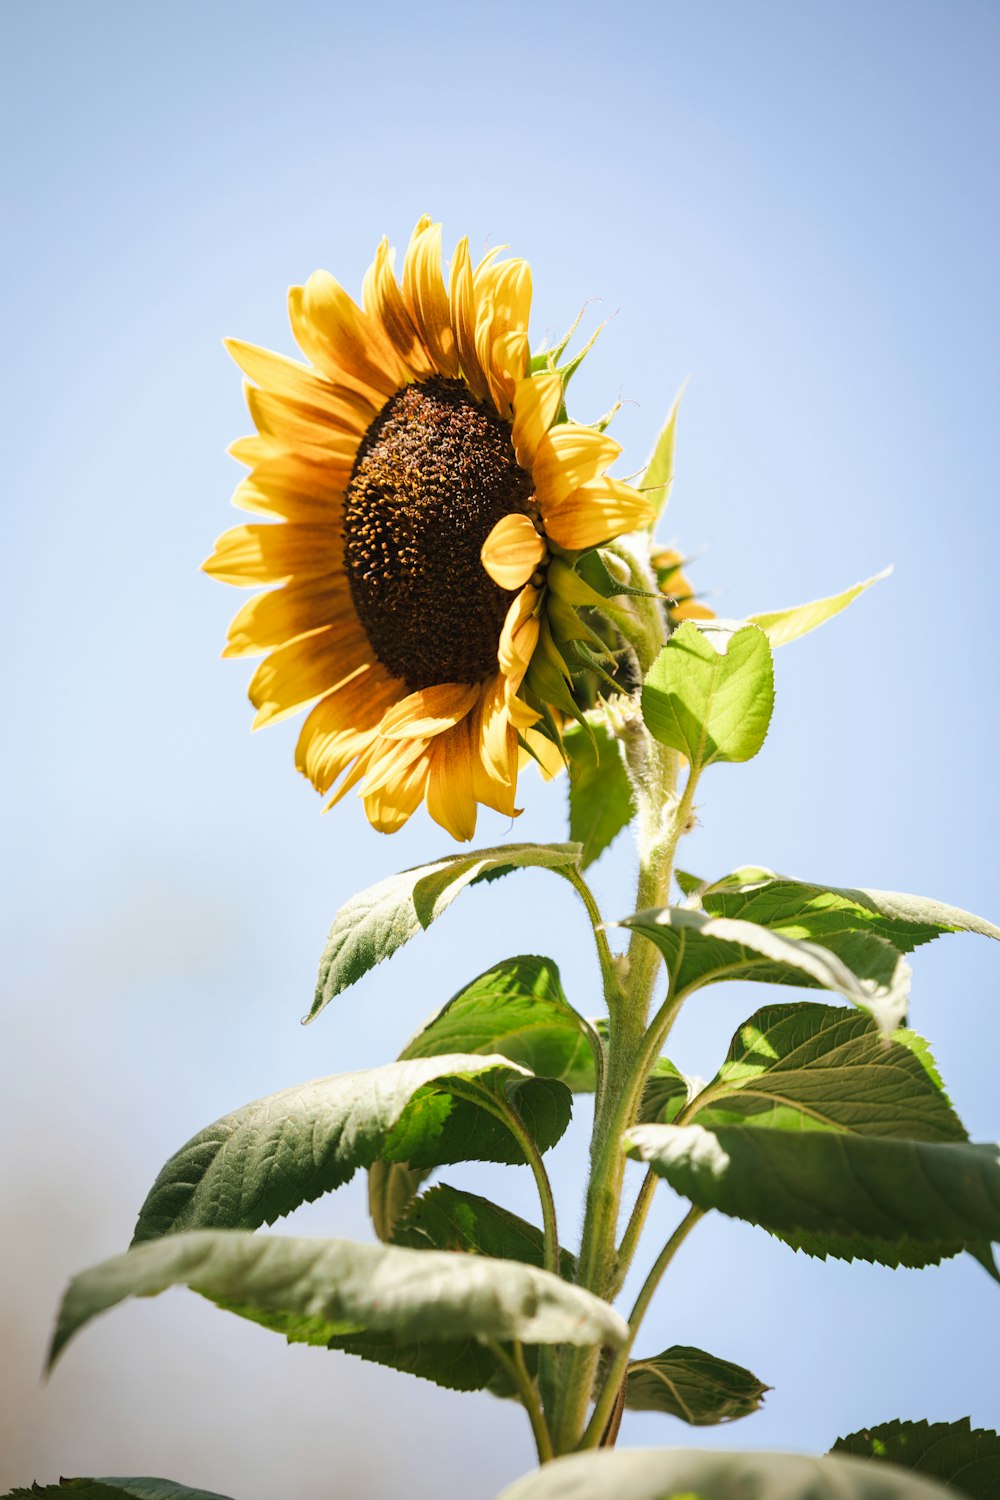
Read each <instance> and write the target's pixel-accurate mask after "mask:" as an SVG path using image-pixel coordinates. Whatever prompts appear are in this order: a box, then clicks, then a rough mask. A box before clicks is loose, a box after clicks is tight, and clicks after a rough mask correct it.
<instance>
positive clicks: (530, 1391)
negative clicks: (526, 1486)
mask: <svg viewBox="0 0 1000 1500" xmlns="http://www.w3.org/2000/svg"><path fill="white" fill-rule="evenodd" d="M486 1346H487V1348H488V1349H489V1350H490V1352H491V1354H492V1355H493V1358H494V1359H495V1360H496V1362H497V1364H498V1365H500V1367H501V1368H502V1369H503V1370H504V1371H505V1372H506V1374H507V1378H508V1379H509V1380H510V1383H511V1385H512V1386H513V1387H514V1389H515V1390H516V1391H517V1397H518V1400H519V1401H520V1403H521V1405H522V1406H523V1407H524V1409H525V1411H526V1412H527V1413H528V1421H529V1422H530V1423H531V1435H532V1437H533V1438H534V1439H535V1448H536V1450H537V1452H538V1462H539V1463H540V1464H545V1463H548V1461H549V1459H550V1458H554V1457H555V1453H554V1452H553V1448H552V1438H551V1436H550V1434H549V1429H548V1425H547V1424H546V1421H545V1415H544V1413H543V1411H542V1404H541V1402H540V1401H539V1399H538V1389H537V1387H536V1385H535V1382H534V1381H533V1380H532V1378H531V1376H530V1375H529V1374H528V1370H527V1366H526V1365H525V1363H524V1351H523V1349H522V1348H521V1345H520V1344H518V1343H515V1344H514V1345H513V1349H514V1353H513V1355H510V1354H508V1353H507V1351H506V1349H505V1348H504V1347H503V1345H502V1344H498V1343H497V1342H496V1340H495V1339H487V1340H486Z"/></svg>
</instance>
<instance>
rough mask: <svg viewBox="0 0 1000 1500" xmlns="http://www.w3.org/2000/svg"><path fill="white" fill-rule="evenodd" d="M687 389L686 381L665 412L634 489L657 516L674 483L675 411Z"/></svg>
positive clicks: (664, 504) (678, 408)
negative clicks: (641, 493) (646, 501)
mask: <svg viewBox="0 0 1000 1500" xmlns="http://www.w3.org/2000/svg"><path fill="white" fill-rule="evenodd" d="M686 389H687V381H686V380H685V382H684V384H683V385H682V386H681V388H680V390H679V391H678V392H677V395H676V396H675V397H674V400H673V405H672V406H671V408H670V411H669V412H668V413H667V420H666V421H665V422H664V424H663V426H662V428H661V429H660V432H659V434H658V436H657V439H656V442H655V443H654V444H653V451H652V453H651V454H650V455H649V462H648V463H647V464H646V467H645V469H644V470H643V473H642V475H641V477H640V478H639V479H638V480H637V481H636V489H638V490H641V491H642V492H643V493H644V494H645V495H646V497H647V499H649V500H652V501H653V503H654V505H655V506H656V514H657V516H659V515H660V514H661V513H662V512H663V511H664V510H665V509H666V507H667V502H668V500H669V499H670V491H671V490H672V489H673V484H674V453H675V450H676V447H677V413H678V411H679V410H680V405H681V397H682V396H683V395H684V392H685V390H686Z"/></svg>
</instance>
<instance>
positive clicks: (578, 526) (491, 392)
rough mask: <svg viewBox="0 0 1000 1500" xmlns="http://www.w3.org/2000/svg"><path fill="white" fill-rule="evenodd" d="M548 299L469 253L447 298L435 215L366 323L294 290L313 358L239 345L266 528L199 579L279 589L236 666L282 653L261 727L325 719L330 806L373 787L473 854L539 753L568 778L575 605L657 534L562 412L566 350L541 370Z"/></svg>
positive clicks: (253, 507) (375, 811)
mask: <svg viewBox="0 0 1000 1500" xmlns="http://www.w3.org/2000/svg"><path fill="white" fill-rule="evenodd" d="M530 304H531V271H530V267H529V266H528V264H527V262H526V261H524V260H521V259H517V258H510V259H506V260H501V259H499V258H498V252H497V251H491V252H490V253H489V254H488V255H487V256H486V258H485V259H484V260H482V261H481V262H480V263H479V265H478V266H476V267H473V265H472V261H471V259H470V255H469V246H468V241H467V240H464V239H463V240H462V241H461V242H460V243H459V245H458V247H457V249H456V251H455V254H454V257H453V259H452V262H451V268H450V276H449V280H448V284H447V285H446V284H445V280H444V278H443V275H442V269H441V226H440V225H438V224H432V223H431V221H430V220H429V219H427V218H423V219H421V220H420V222H419V223H418V224H417V227H416V229H415V231H414V233H413V237H412V239H411V241H410V245H409V248H408V250H407V253H406V257H405V261H404V265H403V274H402V280H401V283H400V282H399V281H397V279H396V275H395V272H394V269H393V252H392V250H391V249H390V248H389V245H388V243H387V241H386V240H384V239H383V241H382V243H381V244H380V245H379V247H378V249H377V251H376V253H375V259H374V261H373V263H372V265H371V268H370V269H369V271H368V273H367V275H366V277H365V280H364V287H363V297H362V306H361V307H359V306H358V305H357V304H356V303H355V302H354V301H352V299H351V298H350V297H349V296H348V294H347V292H345V290H344V289H343V287H342V286H341V285H340V284H339V282H337V281H335V280H334V278H333V277H332V276H331V275H329V273H328V272H326V271H317V272H315V273H314V274H313V275H312V276H310V277H309V280H308V281H307V282H306V284H305V286H301V287H293V288H292V289H291V291H290V293H289V311H290V316H291V324H292V330H293V333H294V335H295V339H296V341H297V343H298V345H299V347H300V348H301V350H302V352H303V353H304V354H305V356H306V360H307V361H308V363H301V362H299V361H297V360H292V359H288V358H286V357H284V356H283V355H280V354H274V353H272V352H270V351H269V350H266V349H260V348H257V347H255V346H254V345H251V344H245V343H242V342H239V341H237V340H229V341H227V347H228V349H229V351H230V353H231V354H232V356H233V358H234V360H235V361H236V363H237V364H238V365H239V367H240V369H241V370H242V371H243V373H244V374H245V375H246V376H247V377H248V381H247V384H246V399H247V404H248V406H249V408H250V414H251V416H252V418H253V421H254V424H255V426H256V428H257V433H256V435H255V436H253V437H248V438H242V439H240V440H239V441H238V442H237V443H235V444H234V445H233V446H232V448H231V450H230V451H231V452H232V454H233V455H234V457H236V458H237V459H239V460H240V461H241V462H242V463H244V464H246V465H248V467H249V469H250V474H249V475H248V476H247V477H246V478H244V479H243V480H242V482H241V483H240V484H239V486H238V488H237V490H236V493H235V495H234V503H235V504H236V505H237V506H239V507H241V508H242V509H244V510H248V511H251V512H254V513H255V514H257V515H259V516H261V517H264V518H265V519H264V520H263V521H254V522H252V523H250V524H248V525H243V526H237V527H235V528H234V529H232V530H230V531H227V532H226V533H225V534H224V535H223V536H222V537H220V538H219V540H218V542H217V543H216V546H215V551H214V553H213V555H212V557H211V558H209V560H208V561H207V562H206V563H205V564H204V565H203V566H204V568H205V571H206V572H208V573H210V574H211V575H212V576H213V577H215V578H219V579H222V580H223V581H225V582H227V583H232V584H236V585H240V586H244V587H247V586H258V585H261V584H266V585H270V586H271V587H270V588H269V589H268V590H267V591H266V592H263V593H258V594H257V595H256V596H255V597H254V598H252V599H250V600H249V601H248V602H247V603H246V604H245V605H244V606H243V608H242V609H241V610H240V611H239V613H238V614H237V615H236V617H235V619H234V620H233V622H232V624H231V626H230V628H229V638H228V645H227V646H226V648H225V651H224V653H223V654H224V655H225V656H259V655H262V656H264V660H263V661H262V662H261V663H260V664H259V666H258V667H257V670H256V672H255V673H254V676H253V679H252V681H251V683H250V689H249V695H250V699H251V701H252V702H253V704H254V706H255V707H256V709H257V716H256V719H255V720H254V727H255V728H256V727H258V726H260V725H263V724H269V723H274V722H275V721H277V720H279V719H283V718H285V717H286V716H288V715H290V714H294V713H297V712H299V711H300V710H303V709H305V708H307V707H308V708H309V713H308V716H307V717H306V719H305V722H304V724H303V726H302V731H301V733H300V735H299V740H298V745H297V748H296V757H295V758H296V765H297V767H298V769H299V770H300V771H301V772H303V774H304V775H305V776H307V777H308V778H309V780H310V781H311V782H312V783H313V785H314V786H315V787H316V789H317V790H318V791H320V792H321V793H324V794H329V793H330V792H331V791H332V792H333V795H332V797H331V798H330V801H329V802H328V804H327V805H328V806H332V805H333V803H334V802H337V801H339V799H340V798H341V797H342V796H344V794H345V793H346V792H347V791H349V790H350V789H351V788H353V787H357V789H358V794H359V796H360V797H361V798H362V800H363V803H364V808H365V812H366V814H367V816H368V819H369V821H370V822H371V823H372V824H373V825H374V827H375V828H377V829H380V830H382V831H383V832H392V831H394V830H396V829H398V828H399V827H401V826H402V824H403V823H405V822H406V820H407V819H408V818H409V817H410V815H411V814H412V813H413V812H414V811H415V810H416V809H417V808H418V807H419V805H420V804H421V802H423V803H424V804H425V805H426V807H427V810H428V812H429V813H430V815H431V817H432V818H434V819H435V821H436V822H438V823H439V824H441V825H442V827H444V828H445V829H447V831H448V832H449V833H450V834H452V835H453V837H455V838H456V839H460V840H467V839H470V838H471V837H472V835H473V833H474V831H475V826H476V812H477V806H478V804H480V803H482V804H483V805H485V806H487V807H491V808H494V809H496V810H497V811H498V812H500V813H503V814H505V815H507V816H513V815H514V814H515V812H516V809H515V806H514V801H515V793H516V783H517V774H518V768H519V764H520V762H521V760H522V758H523V757H524V755H525V750H526V748H527V749H530V750H531V751H532V753H534V754H535V755H536V758H538V759H539V760H540V761H541V763H542V765H543V768H545V769H549V770H551V768H552V764H553V758H554V757H557V756H558V741H559V724H560V723H561V722H562V719H563V717H564V716H566V715H567V714H569V713H571V712H572V711H573V709H574V703H573V699H572V691H571V675H570V669H569V667H568V666H567V657H570V658H571V657H572V650H571V649H570V648H571V647H572V646H577V647H579V648H580V649H581V650H584V651H585V650H586V642H587V639H588V637H589V636H590V632H589V631H588V630H587V629H586V627H585V626H582V625H579V624H578V621H579V616H578V615H577V613H576V611H577V608H578V607H579V606H581V605H587V606H593V604H594V603H595V602H597V603H600V597H599V594H598V593H597V592H595V591H594V589H593V588H592V587H591V585H589V584H588V583H586V582H585V580H584V578H583V577H582V576H581V574H580V572H578V571H577V567H578V564H579V562H580V558H581V555H585V554H588V553H589V552H590V551H591V549H594V548H595V547H597V546H598V545H599V544H601V543H604V542H607V541H609V540H610V539H612V538H614V537H615V536H617V535H619V534H621V533H623V532H628V531H631V530H633V529H635V528H637V527H639V526H643V525H646V524H648V523H649V521H650V520H651V519H652V515H653V507H652V505H651V504H650V503H649V502H647V500H646V499H645V498H644V497H643V496H642V495H640V494H639V493H637V492H636V491H635V490H633V489H631V488H629V486H628V485H626V484H624V483H622V482H621V481H620V480H617V479H613V478H610V477H609V476H608V475H607V473H606V470H607V468H608V466H609V465H610V464H611V463H612V462H613V461H614V460H615V459H616V458H617V456H618V453H619V451H620V450H619V445H618V444H617V443H616V442H614V441H613V440H612V439H611V438H610V437H608V436H607V434H606V433H605V432H604V431H603V430H602V427H601V424H598V425H597V426H593V427H588V426H582V425H580V424H578V423H575V422H571V421H569V420H568V419H567V417H566V410H565V405H564V393H565V381H566V380H567V379H568V376H569V374H570V373H572V369H573V368H575V365H576V363H577V361H574V362H572V363H571V364H569V365H567V366H566V367H565V368H563V369H562V370H560V369H559V368H557V363H556V362H557V359H558V358H559V357H560V356H561V354H562V352H563V351H564V349H565V347H566V342H567V341H564V343H563V344H562V345H561V346H560V348H559V349H557V350H556V351H554V352H553V353H552V354H551V355H548V356H545V355H537V356H536V357H535V358H534V359H532V358H531V355H530V352H529V347H528V314H529V310H530ZM598 644H600V643H599V642H598ZM338 783H339V785H338ZM334 788H336V790H334Z"/></svg>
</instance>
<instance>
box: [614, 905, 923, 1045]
mask: <svg viewBox="0 0 1000 1500" xmlns="http://www.w3.org/2000/svg"><path fill="white" fill-rule="evenodd" d="M619 925H620V926H623V927H629V928H632V929H633V930H634V931H636V932H640V933H641V934H642V936H643V937H645V938H648V939H649V941H650V942H651V943H655V944H656V946H657V947H658V948H659V949H660V952H661V953H662V954H663V956H664V958H665V959H666V961H667V971H668V973H669V975H670V981H671V985H672V988H673V993H674V995H675V997H676V998H678V999H680V998H682V997H683V996H685V995H687V994H690V993H691V992H692V991H694V990H697V989H701V988H703V987H704V986H705V985H708V984H719V983H721V982H722V981H723V980H728V979H732V980H755V981H758V982H760V983H764V984H794V985H806V986H809V987H816V988H820V989H826V990H833V991H835V992H836V993H838V994H841V995H843V996H844V997H845V999H847V1000H850V1001H851V1002H852V1003H853V1004H855V1005H858V1006H861V1007H862V1009H864V1010H867V1011H869V1012H870V1013H871V1014H872V1015H873V1016H874V1017H875V1019H876V1020H877V1021H878V1023H879V1026H880V1027H881V1028H882V1030H894V1029H895V1028H896V1026H898V1025H899V1023H900V1021H901V1020H902V1019H903V1017H904V1016H905V1014H906V1003H907V996H908V993H909V981H910V970H909V966H908V965H907V964H906V962H905V961H904V960H903V959H902V958H901V957H900V955H899V954H898V953H897V952H896V951H895V950H894V949H893V948H892V946H891V944H889V943H887V942H885V940H884V939H882V938H879V937H878V936H877V935H876V934H874V933H852V934H850V943H849V944H848V943H845V944H844V945H843V948H842V952H841V953H840V954H838V953H835V952H833V951H831V950H830V949H829V948H827V947H825V946H824V947H821V946H820V945H819V944H818V943H815V942H807V941H803V940H801V939H799V938H793V937H789V936H787V935H785V934H784V933H781V932H776V931H773V930H772V929H771V928H768V927H764V926H761V925H759V924H758V923H756V922H747V921H740V920H737V919H734V918H730V917H715V916H711V915H709V914H707V913H706V912H703V911H693V910H691V909H690V908H689V907H684V906H665V907H661V908H659V909H656V910H651V911H641V912H636V913H635V914H634V915H633V916H631V917H626V918H625V919H624V920H623V921H622V922H621V923H620V924H619Z"/></svg>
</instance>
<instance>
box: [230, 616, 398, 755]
mask: <svg viewBox="0 0 1000 1500" xmlns="http://www.w3.org/2000/svg"><path fill="white" fill-rule="evenodd" d="M370 661H371V646H370V645H369V644H368V641H367V638H366V637H365V635H364V634H363V632H362V631H361V628H360V627H359V626H358V627H355V630H354V631H353V632H345V631H344V630H343V629H342V628H340V627H330V628H328V629H326V630H317V631H315V632H314V633H313V634H312V635H304V636H300V637H299V639H298V640H295V641H290V642H289V643H288V645H287V646H280V647H279V648H278V650H277V651H272V652H271V655H270V656H267V657H265V658H264V660H263V661H262V662H261V664H260V666H259V667H258V668H257V670H256V672H255V673H254V674H253V677H252V678H251V680H250V687H249V689H248V693H249V698H250V702H251V703H252V704H253V705H254V707H255V708H256V709H257V711H258V712H257V716H256V718H255V719H254V721H253V727H254V728H255V729H260V728H261V727H262V726H263V725H264V724H273V723H276V722H277V720H279V719H285V718H287V717H288V715H289V714H294V713H297V712H298V710H299V709H300V708H303V707H305V705H306V704H307V703H311V702H312V701H313V699H314V698H319V697H321V696H322V695H323V694H325V693H328V692H330V691H331V690H332V689H333V688H335V687H338V686H340V685H341V684H342V683H345V682H347V681H348V680H349V679H350V678H351V677H353V676H354V674H355V672H358V671H360V669H361V668H362V667H366V666H368V665H369V664H370Z"/></svg>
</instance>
